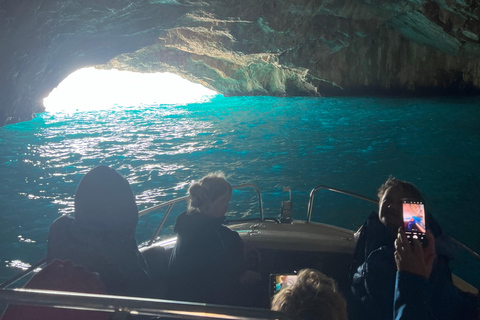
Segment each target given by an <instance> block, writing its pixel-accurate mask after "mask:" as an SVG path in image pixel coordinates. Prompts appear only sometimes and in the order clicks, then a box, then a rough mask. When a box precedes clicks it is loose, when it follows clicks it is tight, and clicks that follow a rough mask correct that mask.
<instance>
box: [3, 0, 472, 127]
mask: <svg viewBox="0 0 480 320" xmlns="http://www.w3.org/2000/svg"><path fill="white" fill-rule="evenodd" d="M479 17H480V4H479V3H478V2H477V1H475V0H465V1H459V0H438V1H425V0H415V1H414V0H412V1H407V0H402V1H395V2H392V1H387V0H342V1H338V0H335V1H334V0H324V1H313V0H303V1H301V0H294V1H275V0H267V1H257V0H236V1H234V0H204V1H196V0H190V1H183V0H178V1H175V0H163V1H162V0H157V1H155V0H150V1H133V2H132V1H123V0H115V1H113V0H103V1H86V0H77V1H65V0H61V1H60V0H44V1H36V2H31V1H27V0H16V1H13V0H3V1H0V35H1V39H2V44H1V47H0V58H1V59H2V63H1V70H0V71H1V72H0V90H1V92H0V125H2V124H7V123H12V122H17V121H23V120H29V119H31V118H32V116H33V115H34V114H35V113H36V112H41V111H42V110H43V107H42V99H43V98H45V97H46V96H47V95H48V94H49V92H50V91H51V90H52V89H53V88H55V87H56V86H57V85H58V84H59V83H60V82H61V81H62V80H63V79H64V78H65V77H67V76H68V75H69V74H70V73H72V72H74V71H75V70H77V69H80V68H82V67H87V66H97V67H98V68H103V69H108V68H117V69H120V70H130V71H138V72H173V73H176V74H179V75H181V76H183V77H184V78H186V79H189V80H191V81H194V82H197V83H201V84H203V85H205V86H207V87H209V88H211V89H214V90H216V91H218V92H219V93H222V94H224V95H275V96H331V95H393V94H395V95H425V94H478V93H479V92H480V39H479V38H480V21H479Z"/></svg>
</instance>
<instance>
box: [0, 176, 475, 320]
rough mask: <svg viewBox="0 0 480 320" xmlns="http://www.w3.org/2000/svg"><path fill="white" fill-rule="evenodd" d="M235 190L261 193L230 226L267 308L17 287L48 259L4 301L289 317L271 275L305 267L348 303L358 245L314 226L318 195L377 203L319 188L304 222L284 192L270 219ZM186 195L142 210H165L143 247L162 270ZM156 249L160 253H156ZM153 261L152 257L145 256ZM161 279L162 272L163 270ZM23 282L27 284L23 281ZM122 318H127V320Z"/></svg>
mask: <svg viewBox="0 0 480 320" xmlns="http://www.w3.org/2000/svg"><path fill="white" fill-rule="evenodd" d="M233 189H234V190H240V189H251V190H253V191H254V193H255V195H256V198H257V199H256V203H257V206H258V208H257V209H258V216H256V217H253V218H252V217H251V215H249V217H248V218H243V219H238V220H227V221H226V222H225V223H226V225H227V226H228V227H229V228H231V229H232V230H235V231H237V232H238V233H239V235H240V236H241V238H242V239H243V240H244V241H245V243H246V244H247V245H249V246H251V247H252V248H255V250H256V251H257V252H258V253H259V255H260V256H261V267H260V273H261V275H262V279H263V280H262V281H263V286H264V289H265V290H261V292H259V297H258V299H259V301H261V302H260V303H264V305H261V306H257V307H255V308H246V307H232V306H220V305H209V304H204V303H191V302H183V301H169V300H161V299H146V298H139V297H126V296H113V295H101V294H85V293H75V292H62V291H52V290H34V289H23V288H18V287H17V288H12V287H14V286H15V285H16V286H18V284H19V283H20V284H21V283H22V281H25V278H26V277H28V276H31V275H32V274H33V272H34V270H38V268H41V267H42V266H43V265H44V263H45V260H43V261H39V262H38V263H36V264H34V265H32V267H30V268H29V269H28V270H26V271H25V272H23V273H21V274H19V275H17V276H16V277H14V278H12V279H10V280H8V281H6V282H4V283H3V284H1V285H0V288H1V289H2V290H1V291H0V300H1V301H2V303H4V304H5V305H6V304H19V305H35V306H49V307H61V308H73V309H82V310H94V311H105V312H111V313H115V314H123V315H124V318H125V319H134V318H135V317H136V316H140V315H147V316H158V317H168V318H181V319H199V318H201V319H289V318H288V317H287V316H286V315H284V314H282V313H279V312H274V311H270V310H268V301H269V299H270V294H271V293H270V292H269V288H270V287H271V284H270V279H269V276H270V275H272V274H287V273H292V272H294V271H298V270H300V269H303V268H313V269H317V270H320V271H322V272H323V273H325V274H326V275H328V276H330V277H332V278H334V279H335V280H336V281H337V283H338V285H339V288H340V290H341V291H342V292H343V293H344V295H345V296H346V297H347V301H348V300H349V299H348V295H349V292H350V289H349V281H348V274H349V272H350V266H351V263H352V260H353V253H354V249H355V246H356V240H355V231H356V230H350V229H346V228H343V227H339V226H335V225H331V224H326V223H320V222H313V221H312V216H313V211H314V201H315V199H316V197H315V196H316V194H317V192H320V191H322V192H333V193H336V194H341V195H343V196H346V197H351V198H355V199H358V200H359V201H362V202H366V203H368V204H369V205H371V206H372V210H375V209H376V207H377V206H378V201H377V200H375V199H371V198H368V197H365V196H363V195H360V194H356V193H353V192H349V191H346V190H342V189H338V188H334V187H329V186H325V185H318V186H316V187H315V188H313V189H312V190H311V192H310V197H309V201H308V206H307V212H306V215H305V216H304V217H305V218H304V219H303V220H296V219H293V218H292V212H293V202H292V199H291V190H290V189H289V188H284V190H283V191H284V192H286V193H287V194H288V197H286V199H284V200H283V201H282V203H281V210H280V211H281V214H280V215H279V214H273V215H268V216H267V215H265V213H264V208H263V201H262V194H261V191H260V189H259V188H258V187H257V186H256V185H254V184H242V185H238V186H235V187H233ZM187 199H188V197H187V196H184V197H180V198H177V199H174V200H171V201H167V202H164V203H162V204H159V205H156V206H153V207H151V208H148V209H145V210H142V211H140V212H139V215H140V216H145V215H149V214H152V213H154V212H157V213H158V212H159V211H160V210H163V211H165V213H164V215H163V218H162V220H161V222H160V223H159V224H158V226H157V227H156V228H155V230H154V231H153V232H152V236H151V237H150V239H149V240H148V241H147V242H145V243H143V244H141V245H140V251H143V252H144V253H146V252H147V251H150V252H151V250H152V249H153V250H154V249H155V248H157V249H160V250H158V251H160V252H163V255H164V256H163V257H162V258H161V259H160V260H161V262H160V263H163V268H165V270H166V267H167V264H168V257H169V254H170V252H171V250H172V248H173V247H174V245H175V242H176V238H175V237H169V238H165V237H161V231H162V229H163V227H164V225H165V223H166V221H167V218H168V217H169V215H170V214H171V212H172V208H173V207H174V206H176V205H178V204H180V203H185V202H186V200H187ZM452 240H453V241H454V243H455V244H456V245H457V246H458V247H459V248H460V249H461V250H463V251H465V252H467V253H468V254H470V255H471V256H472V257H474V258H475V259H476V260H477V261H480V255H479V254H478V253H476V252H475V251H474V250H472V249H470V248H469V247H467V246H466V245H464V244H462V243H460V242H459V241H457V240H455V239H453V238H452ZM154 251H155V250H154ZM145 258H146V259H147V262H148V257H147V256H146V257H145ZM158 270H159V274H160V276H161V274H162V269H161V267H160V268H159V269H158ZM22 279H23V280H22ZM453 280H454V283H455V285H456V286H457V287H458V288H460V289H461V290H463V291H468V292H472V293H478V291H477V289H476V288H475V287H474V286H473V285H471V284H470V283H468V282H467V281H464V280H462V279H461V278H460V277H457V276H453ZM124 318H122V319H124Z"/></svg>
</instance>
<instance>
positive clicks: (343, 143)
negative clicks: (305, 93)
mask: <svg viewBox="0 0 480 320" xmlns="http://www.w3.org/2000/svg"><path fill="white" fill-rule="evenodd" d="M0 151H1V152H0V182H1V183H0V228H1V232H0V259H1V260H0V261H1V262H2V263H1V264H0V281H4V280H6V279H7V278H9V277H11V276H12V275H14V274H16V273H18V272H20V271H21V269H22V268H25V267H27V266H29V264H33V263H34V262H36V261H37V260H40V259H41V258H42V257H44V256H45V254H46V243H47V236H48V228H49V225H50V223H51V222H52V221H53V220H55V219H56V218H57V217H59V215H61V214H64V213H73V201H74V194H75V190H76V187H77V185H78V183H79V181H80V179H81V178H82V176H83V175H84V174H85V173H86V172H88V171H89V170H90V169H92V168H94V167H95V166H97V165H100V164H104V165H108V166H111V167H113V168H115V169H117V170H118V171H119V172H120V173H121V174H122V175H123V176H124V177H126V178H127V180H128V181H129V182H130V184H131V186H132V189H133V192H134V194H135V195H136V199H137V204H138V207H139V209H140V210H141V209H144V208H147V207H150V206H152V205H155V204H158V203H161V202H164V201H167V200H170V199H172V198H174V197H176V196H184V195H186V191H187V188H188V185H189V184H190V183H191V182H192V181H193V180H196V179H200V178H201V177H202V176H203V175H205V174H207V173H209V172H212V171H217V170H221V171H223V172H224V173H225V174H226V176H227V178H228V180H229V181H230V182H231V183H232V184H234V185H237V184H241V183H247V182H249V183H254V184H256V185H258V186H259V187H260V189H261V190H262V195H263V201H264V206H265V211H266V215H267V216H276V215H278V213H279V209H280V201H281V200H282V197H284V196H285V192H282V187H283V186H289V187H291V189H292V197H293V201H294V208H295V214H294V216H295V218H297V219H304V218H305V216H306V206H307V201H308V195H309V192H310V190H311V189H312V188H314V187H315V186H316V185H318V184H326V185H329V186H332V187H336V188H342V189H347V190H349V191H353V192H356V193H360V194H363V195H366V196H368V197H372V198H375V196H376V190H377V189H378V187H379V186H380V185H381V183H382V182H383V181H385V180H386V179H387V177H388V176H389V175H393V176H395V177H397V178H400V179H403V180H407V181H410V182H412V183H414V184H415V185H417V186H418V187H419V188H420V189H421V190H422V191H423V193H424V194H425V197H426V202H427V207H428V210H430V211H431V212H432V214H433V215H434V216H435V217H436V218H437V220H438V221H439V223H440V224H441V225H442V226H443V228H444V229H445V231H446V232H447V233H449V234H450V235H452V236H454V237H455V238H457V239H458V240H460V241H462V242H464V243H465V244H467V245H468V246H470V247H471V248H473V249H474V250H476V251H477V252H478V251H480V236H479V232H480V206H479V199H480V168H479V164H480V99H479V98H462V99H459V98H415V99H414V98H409V99H406V98H405V99H398V98H272V97H230V98H226V97H221V96H217V97H215V98H214V99H212V100H211V101H209V102H205V103H197V104H189V105H141V106H130V107H121V106H117V107H114V108H111V109H108V110H103V111H88V112H71V113H56V114H52V113H48V112H47V113H43V114H40V115H38V117H37V118H35V119H34V120H32V121H29V122H23V123H18V124H13V125H8V126H5V127H2V128H0ZM235 196H236V197H237V198H238V199H240V200H246V204H232V206H231V211H230V213H229V217H231V218H241V217H244V216H256V215H258V205H256V202H255V198H254V193H252V194H249V193H248V192H236V194H235ZM316 203H317V206H316V209H315V211H314V214H313V220H314V221H320V222H327V223H333V224H336V225H339V226H342V227H346V228H350V229H355V228H356V227H358V226H359V225H361V224H362V222H363V221H364V220H365V218H366V217H367V216H368V214H369V212H370V211H371V210H372V209H375V206H373V207H372V206H369V205H366V206H364V205H363V204H361V202H360V201H359V200H355V199H349V198H346V197H345V196H340V195H335V194H328V193H320V194H319V195H317V197H316ZM180 211H181V208H179V209H177V210H176V211H174V212H173V213H172V215H171V217H169V219H168V220H167V225H166V227H165V233H164V236H168V235H171V234H172V226H173V224H174V222H175V216H176V215H177V214H178V213H179V212H180ZM162 215H163V214H162V213H158V214H153V215H151V216H148V217H142V218H141V219H140V222H139V226H138V229H137V239H138V241H139V242H142V241H145V240H146V239H148V237H149V235H150V234H151V233H152V232H153V230H152V229H153V228H155V226H156V224H157V223H158V222H159V220H160V219H161V218H162ZM460 258H462V259H463V258H465V257H464V256H463V255H461V254H460ZM465 259H466V260H465V261H466V262H463V263H457V264H455V265H454V268H455V270H456V271H457V272H458V273H460V274H461V275H462V276H463V277H465V278H467V280H470V281H472V282H474V283H475V285H479V284H480V281H479V274H480V269H479V264H478V263H477V264H475V263H473V262H472V261H471V259H468V258H465Z"/></svg>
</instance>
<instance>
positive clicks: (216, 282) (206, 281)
mask: <svg viewBox="0 0 480 320" xmlns="http://www.w3.org/2000/svg"><path fill="white" fill-rule="evenodd" d="M188 192H189V206H188V210H187V211H186V212H183V213H182V214H180V215H179V216H178V218H177V223H176V225H175V229H174V231H175V232H176V233H177V242H176V244H175V247H174V249H173V252H172V255H171V258H170V263H169V268H168V269H169V279H170V285H169V298H170V299H175V300H183V301H194V302H205V303H215V304H226V305H238V304H241V302H240V299H241V297H240V296H239V294H240V292H241V290H240V286H241V283H240V277H241V275H242V274H243V272H244V271H245V269H246V267H245V261H244V244H243V241H242V239H241V238H240V236H239V235H238V233H237V232H235V231H232V230H230V229H229V228H227V227H226V226H224V225H223V224H222V223H223V221H224V219H225V213H226V212H227V210H228V204H229V202H230V198H231V197H232V187H231V185H230V183H228V181H226V180H225V178H224V176H223V174H222V173H217V174H209V175H207V176H206V177H204V178H203V179H201V180H200V181H199V182H196V183H194V184H192V185H191V186H190V188H189V190H188Z"/></svg>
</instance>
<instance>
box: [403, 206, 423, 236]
mask: <svg viewBox="0 0 480 320" xmlns="http://www.w3.org/2000/svg"><path fill="white" fill-rule="evenodd" d="M403 227H404V228H405V234H406V236H407V238H408V239H409V240H411V239H419V240H420V241H421V242H423V240H424V238H425V231H426V227H425V206H424V204H423V202H422V201H419V200H410V199H404V200H403Z"/></svg>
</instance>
